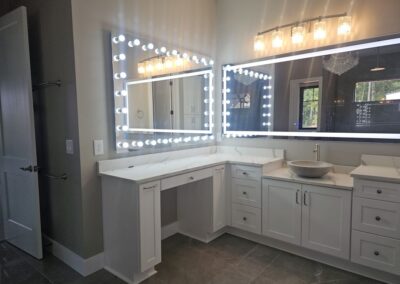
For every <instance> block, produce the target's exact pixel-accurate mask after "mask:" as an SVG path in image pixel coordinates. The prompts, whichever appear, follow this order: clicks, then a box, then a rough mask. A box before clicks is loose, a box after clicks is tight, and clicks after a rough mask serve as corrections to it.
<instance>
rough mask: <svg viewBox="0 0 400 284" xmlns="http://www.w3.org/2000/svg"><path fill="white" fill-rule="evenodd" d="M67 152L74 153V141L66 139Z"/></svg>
mask: <svg viewBox="0 0 400 284" xmlns="http://www.w3.org/2000/svg"><path fill="white" fill-rule="evenodd" d="M65 152H66V153H67V154H69V155H73V154H74V141H72V140H65Z"/></svg>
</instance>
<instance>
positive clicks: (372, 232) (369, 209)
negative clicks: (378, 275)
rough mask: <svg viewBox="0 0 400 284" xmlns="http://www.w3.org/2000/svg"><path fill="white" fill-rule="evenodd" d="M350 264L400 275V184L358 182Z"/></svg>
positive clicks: (355, 182)
mask: <svg viewBox="0 0 400 284" xmlns="http://www.w3.org/2000/svg"><path fill="white" fill-rule="evenodd" d="M352 216H353V222H352V224H353V226H352V228H353V230H352V246H351V247H352V250H351V261H353V262H355V263H359V264H363V265H366V266H369V267H373V268H377V269H380V270H383V271H386V272H389V273H393V274H397V275H400V184H397V183H390V182H382V181H370V180H363V179H355V181H354V198H353V214H352Z"/></svg>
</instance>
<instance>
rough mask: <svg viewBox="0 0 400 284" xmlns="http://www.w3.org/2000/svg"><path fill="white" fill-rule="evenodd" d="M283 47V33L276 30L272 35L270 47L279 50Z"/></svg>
mask: <svg viewBox="0 0 400 284" xmlns="http://www.w3.org/2000/svg"><path fill="white" fill-rule="evenodd" d="M282 46H283V32H282V31H280V30H276V31H274V32H273V33H272V47H273V48H280V47H282Z"/></svg>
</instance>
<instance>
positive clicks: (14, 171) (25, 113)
mask: <svg viewBox="0 0 400 284" xmlns="http://www.w3.org/2000/svg"><path fill="white" fill-rule="evenodd" d="M30 70H31V69H30V58H29V44H28V27H27V17H26V8H25V7H21V8H18V9H17V10H15V11H13V12H11V13H9V14H7V15H5V16H3V17H1V18H0V108H1V138H2V139H1V144H2V145H1V153H0V174H1V176H0V178H1V200H2V208H3V218H4V227H5V238H6V239H7V241H8V242H10V243H12V244H13V245H15V246H17V247H18V248H20V249H22V250H24V251H26V252H27V253H29V254H31V255H33V256H34V257H36V258H39V259H40V258H42V239H41V226H40V207H39V187H38V174H37V167H36V165H37V164H36V163H37V161H36V141H35V128H34V119H33V117H34V114H33V103H32V84H31V73H30V72H31V71H30Z"/></svg>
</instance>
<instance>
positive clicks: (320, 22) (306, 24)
mask: <svg viewBox="0 0 400 284" xmlns="http://www.w3.org/2000/svg"><path fill="white" fill-rule="evenodd" d="M332 19H338V21H337V22H333V21H332ZM328 22H329V27H331V26H332V25H337V26H336V27H337V34H338V35H340V36H345V35H348V34H350V33H351V30H352V18H351V16H348V15H347V14H346V13H342V14H335V15H327V16H320V17H316V18H310V19H305V20H302V21H298V22H293V23H290V24H285V25H281V26H277V27H274V28H272V29H268V30H265V31H262V32H259V33H258V34H257V35H256V36H255V37H254V46H253V47H254V51H256V52H260V51H263V50H265V47H266V45H267V44H268V43H267V40H266V39H268V41H269V40H270V44H271V45H272V48H281V47H282V46H283V44H284V43H285V42H286V39H285V37H284V32H285V30H287V29H290V37H291V41H292V44H294V45H298V44H301V43H304V42H306V40H309V39H314V40H315V41H320V40H323V39H326V38H327V37H328ZM308 32H310V33H311V32H312V34H311V35H310V36H309V35H308ZM268 33H272V36H271V37H267V36H266V34H268ZM285 33H286V32H285ZM331 36H332V35H331ZM289 41H290V39H289Z"/></svg>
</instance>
